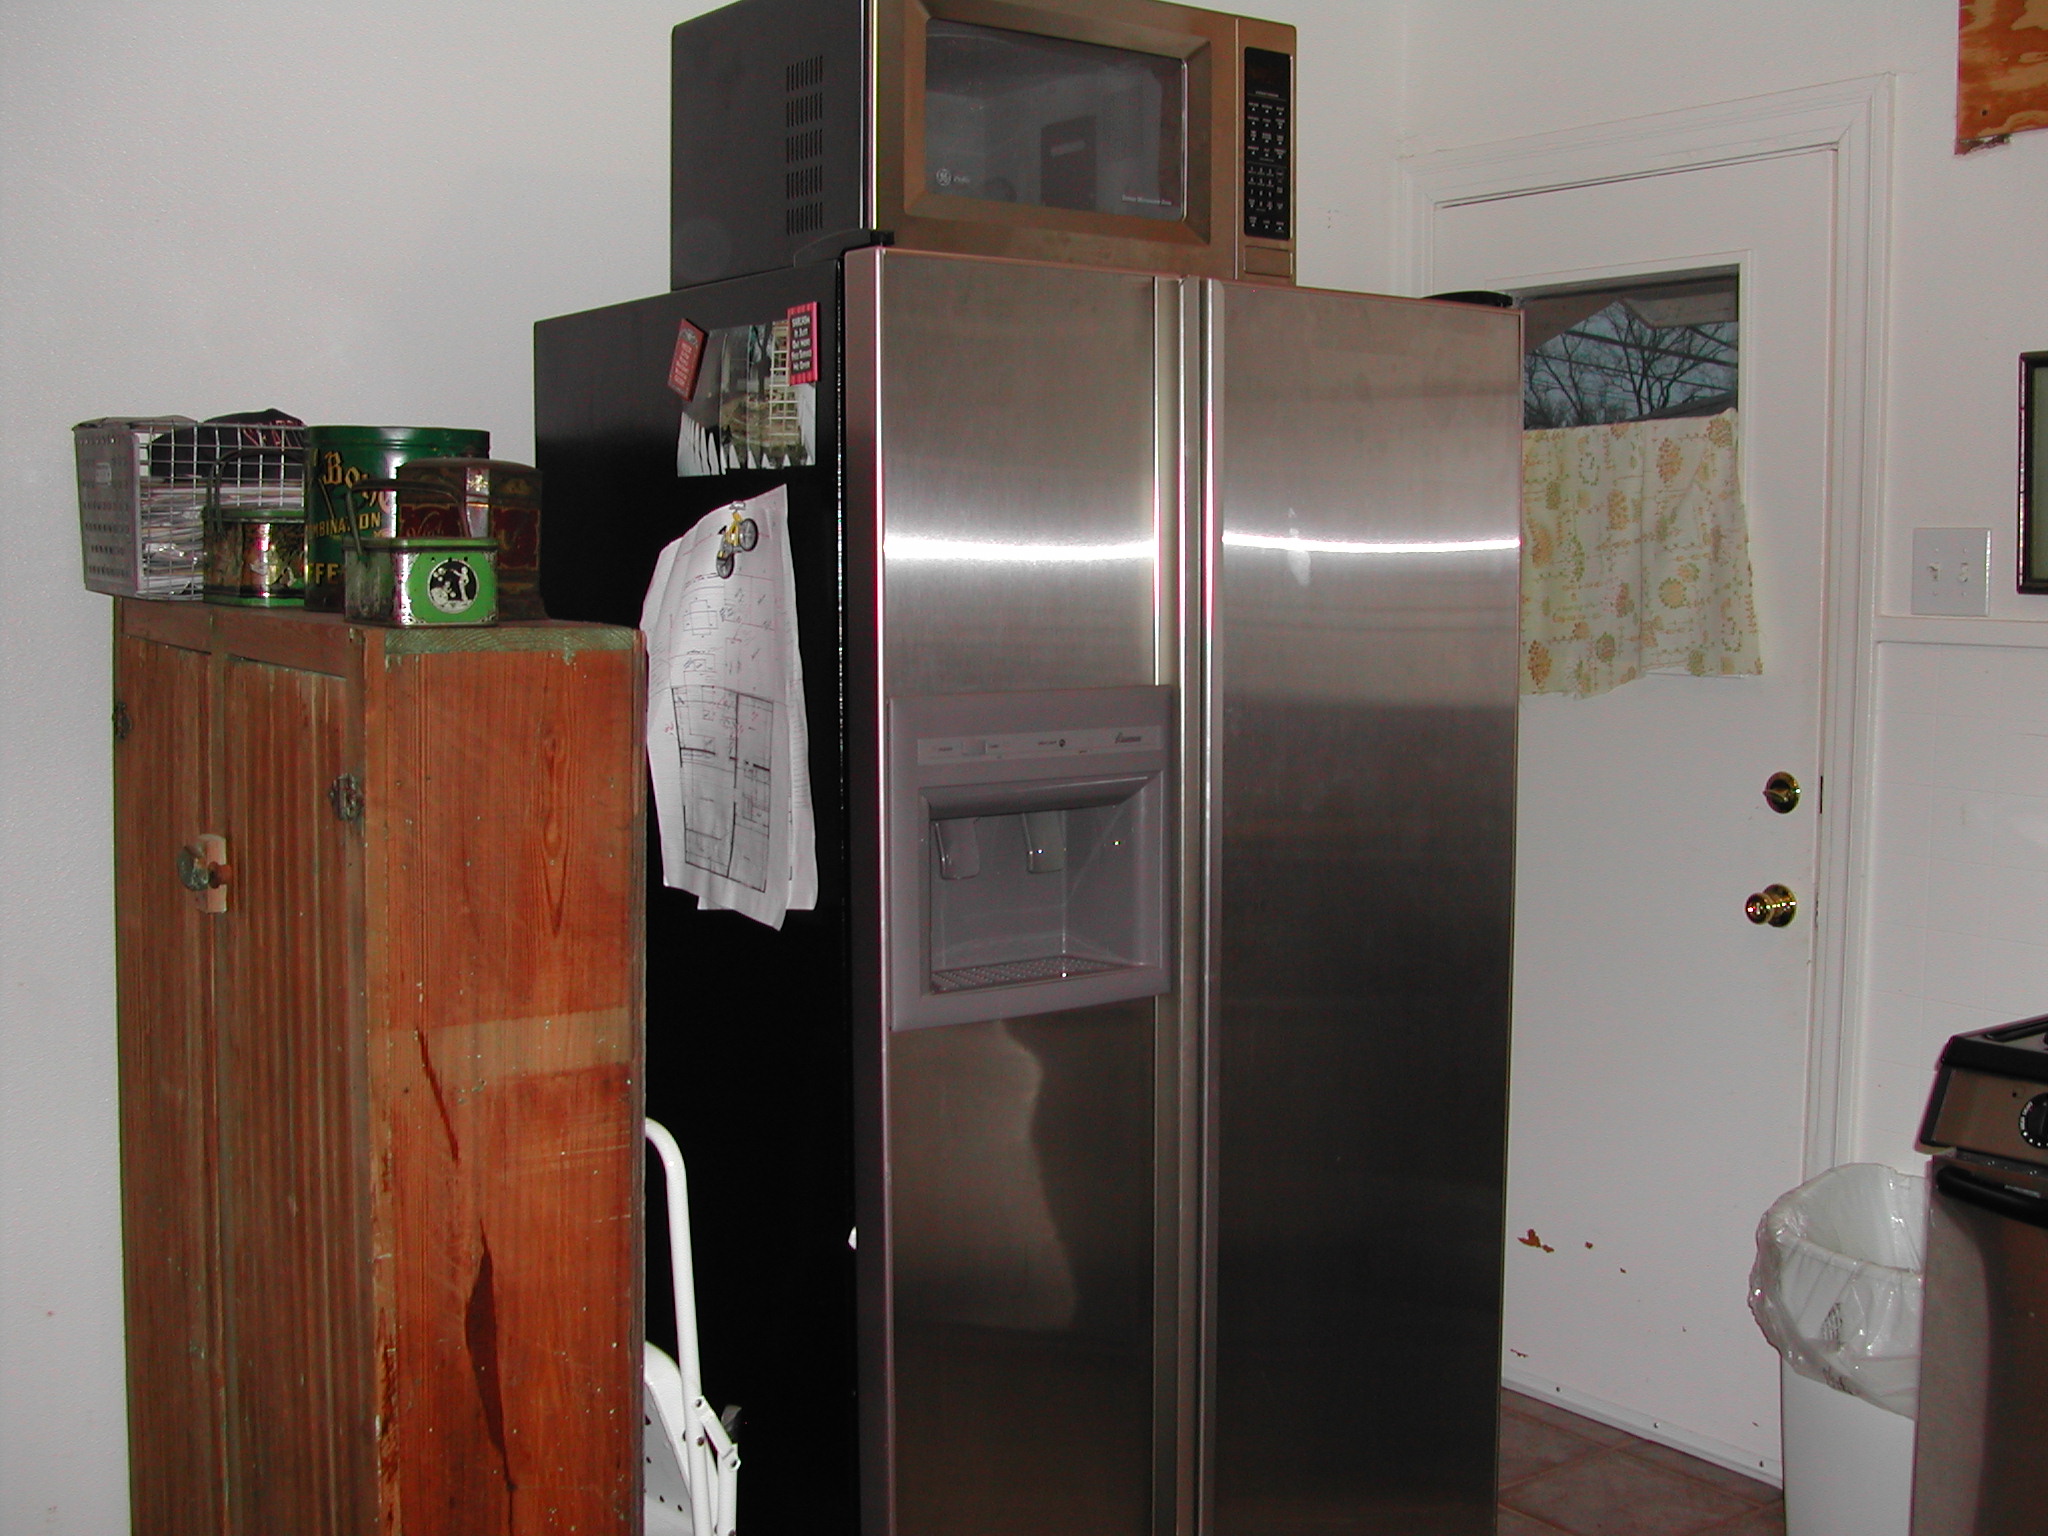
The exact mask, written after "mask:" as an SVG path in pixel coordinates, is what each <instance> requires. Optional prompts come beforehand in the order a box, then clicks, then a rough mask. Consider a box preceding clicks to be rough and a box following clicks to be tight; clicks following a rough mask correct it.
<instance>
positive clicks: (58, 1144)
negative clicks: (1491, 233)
mask: <svg viewBox="0 0 2048 1536" xmlns="http://www.w3.org/2000/svg"><path fill="white" fill-rule="evenodd" d="M708 8H709V4H708V0H668V3H666V4H657V3H653V0H579V3H578V4H576V5H574V6H561V5H554V6H550V5H540V4H533V3H515V4H503V3H500V4H489V3H485V0H438V3H433V4H428V5H418V4H401V3H398V0H330V3H323V4H308V5H297V6H276V5H270V6H258V5H256V4H253V3H247V0H241V3H238V0H188V3H186V4H183V5H180V6H178V7H176V8H175V9H174V10H173V11H168V12H167V11H165V10H164V9H163V8H162V7H151V6H144V5H141V4H137V3H135V0H104V3H100V4H96V5H90V6H70V5H60V4H57V3H54V0H21V3H17V4H12V5H8V6H6V7H4V8H0V145H4V156H0V272H4V280H0V722H4V723H0V868H5V869H7V870H10V871H14V872H16V874H15V876H14V877H13V878H11V879H10V882H9V885H8V887H7V893H6V895H5V896H4V897H0V1051H4V1060H0V1169H4V1170H5V1172H4V1180H5V1185H4V1195H0V1530H5V1531H7V1532H9V1533H13V1532H22V1533H27V1532H30V1531H43V1532H68V1533H79V1536H105V1533H108V1532H117V1531H119V1530H121V1529H123V1527H124V1525H125V1521H126V1514H125V1511H126V1508H127V1490H126V1479H125V1475H124V1471H123V1466H124V1444H125V1431H124V1417H123V1416H124V1411H125V1408H124V1398H123V1392H122V1385H121V1382H122V1355H121V1345H122V1339H121V1298H120V1270H119V1211H118V1203H117V1202H118V1189H117V1178H116V1162H115V1149H114V1136H115V1116H114V1059H113V971H112V938H113V924H112V914H111V908H110V878H109V866H110V859H111V846H110V845H111V829H110V823H109V801H108V773H107V765H108V737H107V730H108V710H109V705H110V696H109V691H108V659H109V651H108V623H109V603H108V601H107V599H105V598H103V597H97V596H94V595H92V594H90V593H87V592H85V591H84V590H83V589H82V588H81V587H80V586H79V583H78V555H77V548H78V546H77V534H76V528H77V522H76V502H75V498H74V493H73V487H72V481H71V475H72V468H71V447H70V432H69V428H70V426H71V424H72V423H73V422H76V421H79V420H82V419H83V418H85V417H88V416H101V415H122V414H138V415H139V414H154V413H159V412H177V413H181V414H185V415H192V416H207V415H213V414H216V413H218V412H222V411H232V410H248V409H255V408H259V407H264V406H273V405H274V406H278V407H281V408H282V409H285V410H288V411H291V412H292V413H294V414H295V415H298V416H300V417H303V418H305V419H306V420H308V421H363V422H413V423H421V424H437V425H450V426H479V427H485V428H488V429H489V430H490V431H491V432H492V434H493V441H494V447H495V448H496V450H497V452H498V453H500V454H501V455H503V456H505V457H509V458H527V457H530V455H531V453H532V447H533V441H532V404H531V390H532V374H531V367H530V361H529V359H530V356H531V353H530V345H531V341H530V336H531V332H530V327H531V325H532V322H533V321H534V320H536V319H538V318H540V317H542V316H545V315H550V314H558V313H562V312H564V311H568V310H575V309H584V308H589V307H591V306H593V305H597V304H603V303H610V302H613V301H616V300H622V299H629V298H635V297H638V296H640V295H642V294H645V293H652V292H657V291H659V290H660V289H662V288H664V287H665V286H666V285H667V270H668V257H667V221H668V175H667V171H668V128H667V121H668V118H667V112H668V79H667V60H668V41H667V34H668V29H669V28H670V26H672V25H673V24H674V23H675V22H677V21H679V20H682V19H683V18H685V17H687V16H690V15H693V14H695V13H697V12H699V11H702V10H705V9H708ZM1267 9H1268V13H1269V14H1271V15H1273V16H1275V17H1276V18H1278V19H1282V20H1291V21H1295V22H1297V23H1298V24H1300V25H1301V26H1302V27H1303V29H1304V32H1305V33H1306V34H1308V36H1309V38H1310V41H1311V43H1312V46H1311V48H1310V49H1309V50H1308V51H1307V52H1306V53H1305V55H1304V57H1303V60H1302V66H1301V93H1302V98H1303V105H1302V109H1301V124H1302V128H1301V135H1302V141H1303V142H1302V149H1301V162H1302V171H1301V183H1300V198H1301V224H1302V228H1303V241H1302V244H1303V262H1302V266H1303V275H1304V278H1305V280H1307V281H1311V282H1318V283H1322V284H1326V285H1330V286H1338V287H1371V288H1384V287H1385V286H1387V283H1388V280H1389V273H1390V272H1391V270H1392V253H1393V224H1392V221H1391V219H1390V218H1389V217H1388V216H1387V209H1388V208H1389V207H1390V206H1391V189H1392V186H1393V184H1394V176H1395V170H1394V145H1395V136H1396V131H1397V120H1396V109H1397V106H1398V100H1399V67H1400V53H1399V47H1398V28H1397V27H1395V26H1394V25H1392V24H1391V22H1390V20H1389V18H1390V17H1392V16H1394V15H1395V14H1396V11H1397V7H1396V5H1395V4H1394V0H1372V3H1347V0H1288V3H1276V4H1274V5H1272V6H1270V7H1268V8H1267Z"/></svg>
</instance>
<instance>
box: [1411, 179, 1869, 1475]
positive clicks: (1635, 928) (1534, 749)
mask: <svg viewBox="0 0 2048 1536" xmlns="http://www.w3.org/2000/svg"><path fill="white" fill-rule="evenodd" d="M1833 158H1834V157H1833V156H1832V154H1829V153H1824V152H1812V153H1806V154H1799V155H1789V156H1785V157H1782V158H1777V159H1770V160H1760V161H1753V162H1748V163H1743V164H1738V165H1730V166H1718V167H1713V168H1710V169H1704V170H1689V171H1683V172H1678V173H1674V174H1669V175H1660V176H1649V177H1642V178H1638V179H1633V180H1628V181H1621V182H1609V183H1603V184H1600V185H1596V186H1591V187H1581V188H1573V189H1568V190H1562V191H1554V192H1544V193H1538V194H1534V195H1524V196H1518V197H1511V198H1502V199H1498V200H1495V201H1489V202H1485V203H1477V204H1468V205H1465V206H1459V207H1451V208H1445V209H1442V210H1440V211H1439V212H1438V214H1437V215H1436V219H1435V222H1434V227H1433V230H1432V248H1431V254H1432V273H1431V276H1432V282H1433V286H1434V287H1435V288H1436V289H1438V290H1449V289H1464V288H1494V289H1528V288H1534V287H1542V286H1546V285H1552V284H1569V283H1576V282H1582V281H1586V280H1590V279H1595V278H1606V277H1621V276H1629V275H1634V274H1638V273H1652V272H1668V271H1681V270H1690V269H1698V268H1707V267H1723V266H1730V265H1735V266H1739V268H1740V270H1741V277H1742V286H1741V347H1742V359H1741V381H1740V397H1739V398H1740V404H1741V411H1742V424H1741V432H1742V438H1741V440H1742V444H1743V461H1744V467H1743V483H1744V490H1745V497H1746V501H1747V507H1748V514H1749V528H1750V539H1751V546H1750V553H1751V560H1752V563H1753V567H1754V571H1755V584H1756V599H1757V608H1758V623H1759V630H1760V636H1761V643H1760V648H1761V653H1762V657H1763V664H1764V672H1763V675H1762V676H1761V677H1752V678H1693V677H1686V676H1675V675H1651V676H1648V677H1644V678H1642V679H1639V680H1638V681H1636V682H1632V683H1628V684H1625V685H1623V686H1622V687H1620V688H1618V689H1616V690H1614V691H1613V692H1612V693H1610V694H1607V695H1605V696H1603V697H1600V698H1595V699H1587V700H1578V699H1571V698H1565V697H1559V696H1541V697H1533V698H1525V699H1524V700H1523V709H1522V741H1521V791H1520V834H1519V836H1520V844H1519V856H1518V861H1517V895H1516V918H1517V931H1516V949H1517V960H1516V971H1515V986H1516V999H1515V1026H1514V1030H1515V1032H1514V1065H1513V1072H1514V1077H1513V1086H1512V1090H1511V1108H1510V1125H1509V1173H1508V1220H1509V1235H1510V1237H1511V1238H1515V1239H1522V1240H1523V1241H1518V1242H1511V1243H1510V1244H1509V1247H1508V1255H1509V1258H1508V1277H1507V1301H1506V1307H1507V1311H1506V1331H1505V1339H1506V1346H1507V1349H1508V1355H1507V1357H1506V1359H1505V1361H1504V1369H1505V1372H1506V1374H1507V1376H1508V1378H1509V1379H1510V1381H1514V1382H1517V1383H1519V1384H1524V1385H1531V1386H1537V1387H1562V1388H1563V1389H1564V1391H1565V1395H1566V1397H1567V1399H1572V1398H1576V1399H1578V1400H1579V1401H1580V1402H1581V1403H1583V1404H1588V1405H1592V1406H1596V1407H1599V1406H1604V1407H1606V1408H1608V1409H1612V1410H1619V1411H1620V1416H1622V1417H1625V1418H1630V1419H1633V1420H1635V1421H1636V1422H1638V1423H1643V1424H1645V1425H1646V1426H1648V1425H1654V1426H1655V1431H1656V1432H1657V1433H1658V1434H1659V1435H1660V1436H1661V1437H1662V1438H1667V1439H1670V1440H1672V1441H1674V1442H1675V1443H1679V1444H1686V1445H1690V1446H1693V1447H1694V1448H1696V1449H1699V1450H1704V1451H1707V1452H1709V1453H1710V1454H1715V1455H1716V1456H1717V1457H1718V1458H1719V1459H1723V1460H1727V1461H1731V1462H1739V1463H1745V1464H1747V1465H1749V1466H1751V1467H1752V1468H1763V1469H1765V1470H1768V1471H1775V1470H1776V1468H1777V1464H1778V1455H1779V1450H1778V1371H1777V1360H1776V1356H1775V1355H1774V1354H1773V1353H1772V1351H1771V1349H1770V1347H1769V1346H1768V1345H1767V1344H1765V1342H1764V1341H1763V1339H1762V1337H1761V1336H1760V1335H1759V1334H1758V1332H1757V1330H1756V1328H1755V1327H1754V1325H1753V1324H1752V1323H1751V1320H1750V1317H1749V1313H1748V1311H1747V1309H1746V1306H1745V1284H1746V1279H1747V1275H1748V1272H1749V1266H1750V1260H1751V1257H1752V1255H1753V1251H1754V1249H1753V1234H1754V1231H1755V1227H1756V1223H1757V1218H1758V1217H1759V1216H1760V1215H1761V1214H1762V1213H1763V1210H1764V1208H1765V1207H1766V1206H1767V1205H1768V1204H1769V1203H1770V1202H1771V1200H1773V1199H1774V1198H1775V1197H1776V1196H1777V1195H1779V1194H1780V1193H1782V1192H1783V1191H1784V1190H1786V1189H1788V1188H1790V1187H1791V1186H1792V1185H1794V1184H1796V1183H1798V1182H1799V1177H1800V1169H1801V1145H1802V1123H1803V1118H1804V1113H1805V1072H1806V1060H1807V1028H1808V1015H1809V1007H1810V1003H1809V995H1810V976H1811V970H1812V962H1813V952H1812V943H1811V937H1812V934H1813V924H1812V910H1813V905H1812V904H1813V902H1814V899H1815V895H1816V893H1815V892H1814V889H1813V882H1814V878H1815V870H1816V859H1815V847H1816V836H1815V833H1816V816H1817V812H1818V810H1819V801H1820V794H1819V789H1820V786H1819V784H1818V783H1817V779H1818V771H1817V761H1816V757H1817V753H1818V751H1819V741H1820V730H1819V706H1820V677H1821V672H1820V649H1821V634H1822V627H1821V611H1822V591H1823V584H1822V567H1823V507H1824V501H1825V494H1826V484H1825V478H1824V472H1825V454H1826V444H1827V430H1826V423H1827V393H1828V334H1829V326H1828V312H1829V282H1830V270H1831V263H1830V251H1829V228H1830V206H1831V201H1830V199H1831V190H1830V189H1831V177H1832V173H1833ZM1779 769H1784V770H1787V771H1789V772H1791V773H1792V774H1794V775H1795V776H1796V777H1797V778H1798V779H1799V781H1800V784H1801V785H1802V786H1803V788H1804V791H1805V793H1804V796H1803V798H1802V799H1801V801H1800V803H1799V805H1798V807H1797V809H1795V810H1794V811H1793V812H1791V813H1790V814H1789V815H1779V814H1777V813H1775V812H1773V811H1772V810H1771V809H1769V807H1768V806H1767V805H1766V803H1765V801H1764V798H1763V794H1762V790H1763V787H1764V782H1765V780H1766V779H1767V778H1768V777H1769V776H1770V775H1771V774H1772V773H1773V772H1775V771H1777V770H1779ZM1773 883H1782V884H1784V885H1787V886H1789V887H1791V888H1792V890H1793V891H1794V892H1795V893H1796V894H1797V896H1798V898H1799V900H1800V902H1801V903H1802V910H1801V912H1800V914H1799V916H1798V917H1797V919H1796V920H1795V921H1794V922H1793V923H1792V925H1791V926H1790V927H1787V928H1783V929H1778V928H1771V927H1759V926H1755V925H1753V924H1751V923H1750V922H1749V921H1747V920H1746V918H1745V916H1744V913H1743V904H1744V901H1745V899H1746V898H1747V897H1748V896H1749V895H1750V893H1752V892H1755V891H1761V890H1762V889H1763V888H1764V887H1765V886H1767V885H1770V884H1773ZM1531 1239H1533V1240H1531Z"/></svg>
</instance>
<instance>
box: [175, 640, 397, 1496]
mask: <svg viewBox="0 0 2048 1536" xmlns="http://www.w3.org/2000/svg"><path fill="white" fill-rule="evenodd" d="M215 668H216V686H217V695H216V697H217V699H218V706H219V720H218V730H217V732H216V742H215V758H214V785H215V790H216V795H217V812H216V819H217V821H218V822H219V827H218V830H219V831H220V832H222V833H223V834H224V835H225V836H226V838H227V844H228V857H229V862H230V866H231V870H232V873H231V875H230V877H229V885H228V889H229V897H228V910H227V911H226V912H225V913H223V914H221V916H220V917H218V918H217V919H216V920H215V923H216V926H215V929H214V936H215V962H214V963H215V973H214V974H215V991H214V999H215V1002H214V1012H215V1020H216V1023H215V1028H216V1034H217V1039H218V1042H219V1057H218V1062H217V1066H216V1081H217V1083H218V1090H217V1091H218V1094H219V1103H220V1175H219V1178H220V1206H221V1238H222V1252H223V1255H224V1275H223V1281H224V1283H223V1286H222V1294H223V1298H224V1309H223V1313H224V1315H223V1334H224V1338H225V1342H226V1346H227V1360H228V1368H227V1384H226V1389H227V1426H228V1487H229V1499H230V1504H231V1527H230V1528H231V1529H232V1530H233V1531H235V1532H237V1533H238V1536H267V1533H271V1532H284V1531H297V1532H309V1533H310V1532H320V1533H325V1532H367V1531H369V1530H371V1529H372V1528H373V1525H374V1513H375V1510H374V1503H373V1499H374V1493H375V1481H374V1477H373V1475H372V1474H373V1459H374V1421H373V1415H372V1410H371V1404H370V1388H369V1383H370V1330H369V1325H368V1311H369V1307H368V1302H369V1265H368V1257H367V1256H368V1232H367V1228H366V1224H365V1217H364V1195H365V1191H364V1190H363V1188H362V1185H363V1182H364V1181H363V1179H362V1176H361V1173H360V1170H361V1169H363V1168H364V1167H365V1164H366V1158H365V1153H364V1134H363V1129H362V1119H363V1096H362V1092H361V1090H362V1085H363V1063H362V1043H361V1042H362V1028H361V1011H360V1005H359V1003H358V1002H357V998H356V989H354V988H352V987H351V986H350V984H349V983H350V975H351V971H352V970H353V968H354V967H353V958H354V955H353V951H354V946H355V941H354V939H353V937H352V936H353V935H354V934H355V933H356V932H358V931H359V926H360V925H359V924H358V923H357V922H356V921H355V920H354V914H355V912H356V911H357V910H358V909H359V907H358V902H357V900H356V897H355V895H354V894H353V891H352V871H351V868H350V853H351V850H350V843H351V842H352V840H353V839H354V838H355V837H356V836H357V833H356V830H355V828H354V825H353V824H351V823H346V822H344V821H342V820H341V819H340V818H339V817H338V816H337V815H336V814H335V811H334V808H333V806H332V805H331V804H330V803H329V800H328V788H329V786H330V785H331V784H332V783H333V781H334V779H335V778H336V776H337V775H339V774H341V773H342V772H343V770H344V769H345V768H346V767H347V766H348V751H347V737H348V729H347V726H348V721H349V719H350V717H351V715H352V714H353V710H352V708H351V706H352V704H353V702H354V701H353V700H352V698H351V697H350V695H351V693H352V691H353V690H352V688H351V685H350V684H349V683H348V682H347V681H346V680H345V679H343V678H341V677H337V676H331V675H328V674H325V673H321V672H317V671H310V670H304V669H301V668H296V667H284V666H276V665H271V664H268V663H265V662H260V661H253V660H249V659H247V658H245V657H242V656H238V655H234V654H232V653H230V654H225V655H221V656H220V657H219V658H218V659H217V660H216V662H215Z"/></svg>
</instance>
